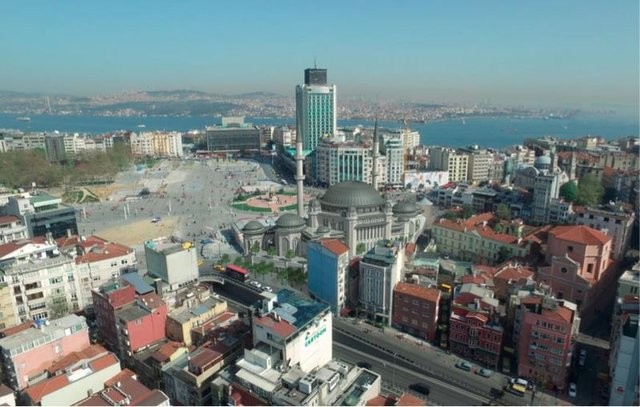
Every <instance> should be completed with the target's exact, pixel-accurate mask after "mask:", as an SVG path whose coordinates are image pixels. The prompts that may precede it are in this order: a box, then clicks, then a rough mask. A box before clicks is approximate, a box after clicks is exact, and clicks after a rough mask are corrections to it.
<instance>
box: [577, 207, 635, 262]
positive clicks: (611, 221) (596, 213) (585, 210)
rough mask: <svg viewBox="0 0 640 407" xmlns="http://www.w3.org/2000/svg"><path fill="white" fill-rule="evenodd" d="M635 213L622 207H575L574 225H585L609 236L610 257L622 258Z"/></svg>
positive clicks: (629, 239) (629, 236)
mask: <svg viewBox="0 0 640 407" xmlns="http://www.w3.org/2000/svg"><path fill="white" fill-rule="evenodd" d="M635 218H636V216H635V213H634V212H633V211H631V210H625V209H624V208H623V207H616V206H613V207H612V206H603V207H599V208H592V207H576V208H575V216H574V220H575V224H577V225H586V226H589V227H590V228H592V229H597V230H600V231H601V232H603V233H605V234H606V235H608V236H611V257H612V258H614V259H616V260H619V259H621V258H623V257H624V255H625V253H626V251H627V248H628V247H629V242H630V241H631V233H632V231H633V222H634V221H635Z"/></svg>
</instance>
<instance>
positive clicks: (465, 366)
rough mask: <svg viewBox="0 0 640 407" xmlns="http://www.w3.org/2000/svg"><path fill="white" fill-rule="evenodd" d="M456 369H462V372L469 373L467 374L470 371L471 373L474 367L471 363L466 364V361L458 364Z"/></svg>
mask: <svg viewBox="0 0 640 407" xmlns="http://www.w3.org/2000/svg"><path fill="white" fill-rule="evenodd" d="M456 367H457V368H458V369H462V370H465V371H467V372H470V371H471V368H472V367H473V366H472V365H471V363H469V362H466V361H463V362H458V363H456Z"/></svg>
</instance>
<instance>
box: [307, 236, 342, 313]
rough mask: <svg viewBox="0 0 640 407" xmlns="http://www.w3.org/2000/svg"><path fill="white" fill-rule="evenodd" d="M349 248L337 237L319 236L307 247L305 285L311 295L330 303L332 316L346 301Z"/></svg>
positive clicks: (340, 309)
mask: <svg viewBox="0 0 640 407" xmlns="http://www.w3.org/2000/svg"><path fill="white" fill-rule="evenodd" d="M348 267H349V248H348V247H347V246H346V245H345V244H344V243H342V242H341V241H340V240H338V239H322V240H320V241H318V242H309V245H308V246H307V284H308V288H309V294H310V295H311V297H312V298H314V299H316V300H318V301H322V302H324V303H327V304H329V306H331V311H332V312H334V313H335V314H336V315H338V314H339V313H340V311H342V309H343V308H344V306H345V302H346V287H347V275H346V274H347V268H348Z"/></svg>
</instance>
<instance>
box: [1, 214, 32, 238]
mask: <svg viewBox="0 0 640 407" xmlns="http://www.w3.org/2000/svg"><path fill="white" fill-rule="evenodd" d="M28 237H29V235H28V231H27V227H26V226H25V225H24V224H23V223H22V221H21V220H20V218H18V217H17V216H13V215H7V216H0V244H5V243H9V242H13V241H14V240H22V239H26V238H28Z"/></svg>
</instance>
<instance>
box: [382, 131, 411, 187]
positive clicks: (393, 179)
mask: <svg viewBox="0 0 640 407" xmlns="http://www.w3.org/2000/svg"><path fill="white" fill-rule="evenodd" d="M384 151H385V157H386V158H387V163H386V164H387V171H386V174H387V177H386V178H387V179H386V184H387V185H391V186H394V187H401V186H403V185H404V155H405V148H404V146H403V144H402V139H400V138H391V139H389V140H387V141H386V142H385V143H384ZM378 183H379V184H382V181H381V180H378Z"/></svg>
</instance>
